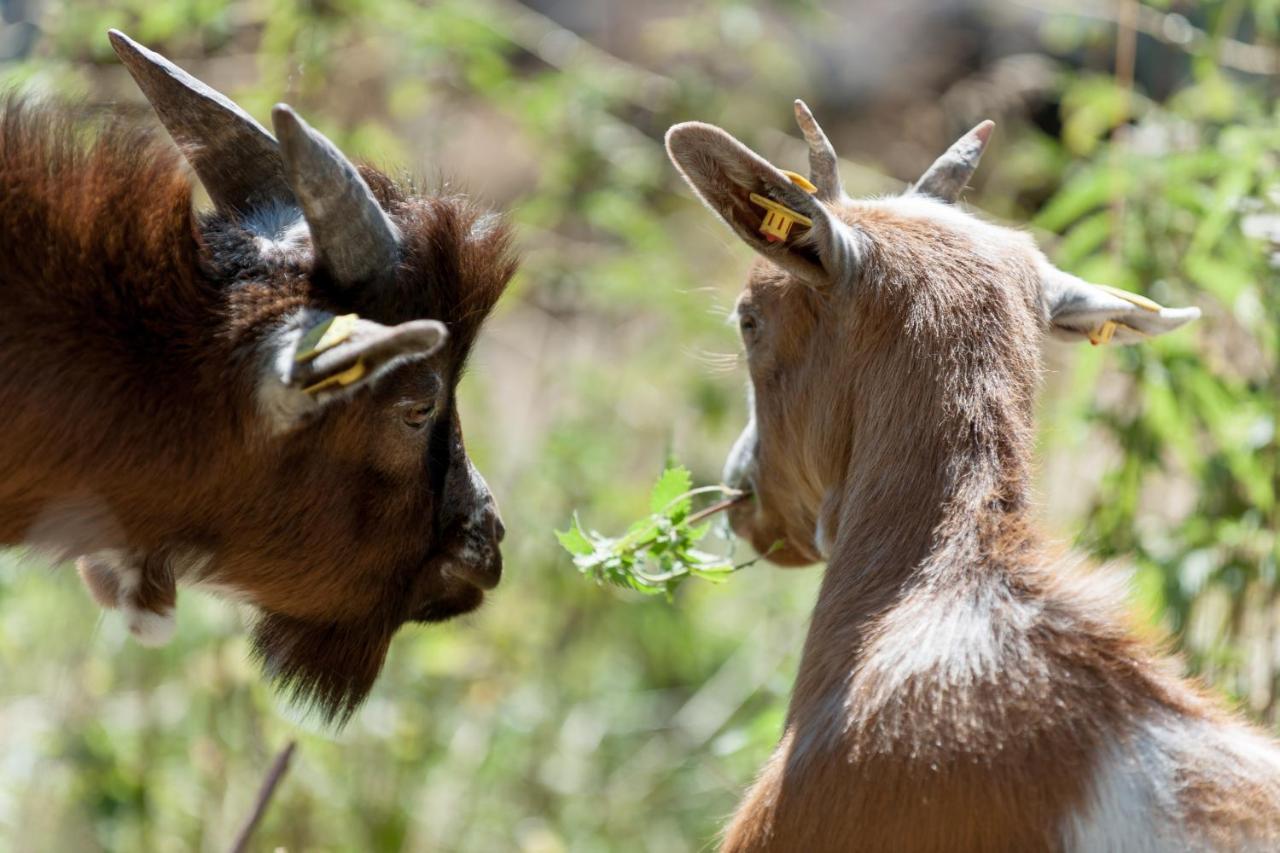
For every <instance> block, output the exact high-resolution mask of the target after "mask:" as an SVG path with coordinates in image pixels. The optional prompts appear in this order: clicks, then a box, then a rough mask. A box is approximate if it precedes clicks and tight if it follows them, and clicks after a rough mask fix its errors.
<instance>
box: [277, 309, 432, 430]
mask: <svg viewBox="0 0 1280 853" xmlns="http://www.w3.org/2000/svg"><path fill="white" fill-rule="evenodd" d="M447 339H448V332H447V331H446V329H445V326H444V324H443V323H440V322H438V321H436V320H412V321H410V322H407V323H400V324H399V325H396V326H384V325H382V324H381V323H375V322H373V321H372V320H365V319H363V318H361V317H358V316H356V315H355V314H342V315H338V316H334V315H332V314H328V313H325V312H317V311H311V310H309V309H304V310H302V311H300V312H298V313H297V314H295V315H294V316H293V317H291V318H290V319H289V321H288V322H287V323H286V324H285V325H284V326H283V327H281V328H279V329H277V330H276V331H275V332H273V333H272V334H271V335H270V336H268V338H267V339H266V342H265V344H264V347H265V351H264V352H263V358H262V362H261V369H260V374H259V377H258V389H257V393H258V406H259V408H260V409H261V411H262V412H263V414H264V415H265V416H266V417H267V420H268V422H269V424H270V425H271V430H272V432H275V433H281V432H287V431H289V430H291V429H293V428H294V427H296V426H298V425H299V424H300V423H302V421H303V420H304V419H305V418H307V417H308V416H309V415H311V414H312V413H313V412H315V411H317V410H318V409H319V408H320V407H321V406H324V405H325V404H326V403H328V402H330V401H332V400H335V399H340V398H344V397H349V396H350V395H351V394H352V393H353V392H354V391H355V390H356V389H358V388H361V387H364V386H366V385H370V384H372V383H373V382H375V381H377V379H379V378H380V377H381V376H382V375H384V374H385V373H386V372H387V371H388V370H390V369H391V368H392V367H393V366H396V365H399V364H401V363H403V361H404V360H405V359H407V358H426V357H428V356H431V355H434V354H435V353H436V352H437V351H438V350H439V349H440V348H441V347H442V346H444V343H445V341H446V340H447Z"/></svg>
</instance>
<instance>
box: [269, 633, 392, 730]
mask: <svg viewBox="0 0 1280 853" xmlns="http://www.w3.org/2000/svg"><path fill="white" fill-rule="evenodd" d="M392 633H393V630H392V629H391V628H390V626H387V625H383V624H379V623H366V622H350V623H342V622H339V623H319V622H307V621H305V620H302V619H297V618H294V617H292V616H285V615H283V614H280V613H272V612H266V613H264V614H262V616H261V617H260V618H259V619H258V621H257V622H256V624H255V625H254V627H253V655H254V657H255V658H257V660H258V661H259V662H260V663H261V665H262V669H263V672H264V674H265V675H266V677H267V679H268V680H269V681H270V682H271V683H272V685H273V686H275V687H276V688H277V689H279V690H280V691H281V692H282V693H284V694H285V695H286V696H287V698H288V700H289V701H290V702H291V703H292V704H294V705H297V706H298V707H300V708H302V709H304V710H305V711H313V712H315V713H317V714H318V715H319V716H320V717H321V718H322V719H323V720H324V722H325V723H326V724H329V725H333V726H335V727H337V728H341V727H342V726H344V725H345V724H346V723H347V721H348V720H350V719H351V715H352V714H353V713H355V711H356V709H357V708H359V707H360V704H361V703H362V702H364V700H365V697H367V696H368V695H369V691H370V690H372V689H373V684H374V682H375V681H376V680H377V678H378V673H379V672H381V670H382V664H383V661H384V660H385V659H386V656H387V647H388V646H389V645H390V644H391V635H392Z"/></svg>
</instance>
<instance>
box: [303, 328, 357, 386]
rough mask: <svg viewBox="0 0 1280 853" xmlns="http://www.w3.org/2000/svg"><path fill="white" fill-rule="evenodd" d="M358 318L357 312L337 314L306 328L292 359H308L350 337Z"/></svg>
mask: <svg viewBox="0 0 1280 853" xmlns="http://www.w3.org/2000/svg"><path fill="white" fill-rule="evenodd" d="M359 319H360V315H359V314H339V315H337V316H336V317H330V318H329V319H328V320H325V321H324V322H322V323H317V324H315V325H314V326H312V327H311V328H310V329H307V333H306V334H305V335H303V336H302V340H300V341H298V351H297V353H295V354H294V356H293V360H294V361H297V362H304V361H310V360H311V359H313V358H315V357H316V356H318V355H319V354H320V353H322V352H324V351H325V350H330V349H333V348H334V347H336V346H337V345H338V344H340V343H342V342H343V341H345V340H346V339H347V338H349V337H351V332H352V330H353V329H355V327H356V321H357V320H359ZM343 384H346V383H343ZM308 390H310V389H308Z"/></svg>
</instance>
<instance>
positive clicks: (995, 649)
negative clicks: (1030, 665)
mask: <svg viewBox="0 0 1280 853" xmlns="http://www.w3.org/2000/svg"><path fill="white" fill-rule="evenodd" d="M997 609H999V611H1000V612H1001V618H1000V619H999V620H996V619H993V618H992V614H993V613H994V612H995V611H996V610H997ZM1039 615H1040V608H1039V606H1038V605H1036V604H1033V603H1029V602H1022V601H1016V600H1014V599H1013V598H1012V596H1010V595H1009V594H1008V592H1007V591H1006V590H1004V589H1003V588H1000V587H996V586H992V585H988V586H981V585H980V586H977V587H975V588H973V589H971V590H967V591H957V594H956V595H955V596H954V597H953V598H952V599H951V600H949V601H947V602H946V604H945V606H940V604H939V602H938V600H937V599H936V597H935V594H934V593H932V592H931V591H925V592H923V593H921V594H919V595H918V596H916V597H914V598H912V599H908V600H906V601H904V602H903V604H902V605H901V606H900V607H899V608H898V609H897V611H896V612H895V613H894V614H893V616H892V617H891V618H890V620H889V622H888V623H887V624H886V625H885V630H884V631H883V633H881V634H880V635H879V636H878V637H877V638H876V639H875V640H874V641H873V642H872V643H871V646H870V648H869V649H868V650H867V656H866V663H865V666H864V668H865V669H866V670H867V671H869V672H874V673H877V674H878V675H879V676H880V678H879V679H878V683H877V688H876V690H875V693H874V695H873V696H872V697H870V698H869V701H868V700H866V699H862V700H860V701H859V703H858V704H857V707H855V708H851V709H850V711H851V713H853V714H854V715H855V716H858V717H862V716H865V715H870V714H873V713H874V712H875V711H876V710H877V709H879V708H880V707H883V705H884V704H886V703H890V702H893V701H896V699H897V698H898V692H899V691H900V690H901V689H902V688H903V686H904V685H905V684H906V683H907V682H908V681H910V680H912V679H916V678H919V677H926V678H928V679H930V680H935V679H936V680H938V681H940V682H942V683H944V684H946V685H951V686H964V687H967V688H969V689H977V688H978V685H980V684H982V683H984V682H988V681H991V680H992V679H993V678H994V677H995V676H996V675H997V674H998V672H999V671H1000V670H1001V669H1002V668H1003V664H1004V662H1005V661H1008V660H1020V661H1024V662H1026V661H1029V660H1033V659H1034V655H1032V654H1031V653H1030V648H1029V641H1028V639H1027V636H1028V632H1029V630H1030V628H1031V626H1032V625H1033V624H1034V623H1035V621H1036V619H1037V618H1039Z"/></svg>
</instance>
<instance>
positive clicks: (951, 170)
mask: <svg viewBox="0 0 1280 853" xmlns="http://www.w3.org/2000/svg"><path fill="white" fill-rule="evenodd" d="M995 126H996V123H995V122H993V121H991V120H987V121H984V122H983V123H982V124H980V125H978V126H977V127H975V128H974V129H973V130H971V131H969V132H968V133H966V134H965V135H964V136H962V137H960V138H959V139H958V140H956V142H955V144H954V145H952V146H951V147H950V148H948V149H947V153H946V154H943V155H942V156H941V157H939V158H938V159H937V160H934V161H933V165H932V166H930V167H929V171H927V172H925V173H924V177H922V178H921V179H920V180H918V181H916V183H915V186H913V187H912V188H911V189H910V190H909V192H911V193H916V194H922V195H931V196H933V197H934V198H939V199H942V200H943V201H947V202H952V201H955V200H956V199H957V198H959V197H960V191H961V190H963V189H964V185H965V184H967V183H968V182H969V178H971V177H973V172H974V170H975V169H977V168H978V161H979V160H981V159H982V151H983V149H985V148H986V147H987V140H988V139H990V138H991V131H992V130H993V129H995Z"/></svg>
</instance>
